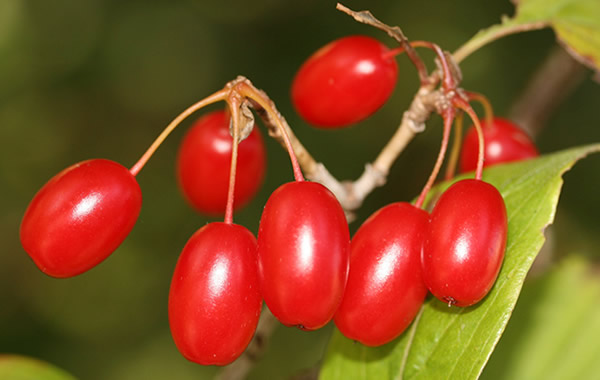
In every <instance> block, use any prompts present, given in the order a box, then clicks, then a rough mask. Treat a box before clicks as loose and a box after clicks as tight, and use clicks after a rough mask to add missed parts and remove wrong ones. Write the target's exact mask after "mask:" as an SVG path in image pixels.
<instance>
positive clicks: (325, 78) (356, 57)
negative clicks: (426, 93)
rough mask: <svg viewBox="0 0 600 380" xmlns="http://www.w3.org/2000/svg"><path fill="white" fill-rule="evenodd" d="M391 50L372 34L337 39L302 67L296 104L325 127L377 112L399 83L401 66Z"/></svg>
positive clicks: (295, 90)
mask: <svg viewBox="0 0 600 380" xmlns="http://www.w3.org/2000/svg"><path fill="white" fill-rule="evenodd" d="M388 53H389V49H388V48H387V47H386V46H385V45H383V44H382V43H381V42H379V41H378V40H376V39H373V38H371V37H367V36H349V37H344V38H340V39H338V40H335V41H333V42H331V43H329V44H327V45H325V46H324V47H322V48H321V49H319V50H318V51H317V52H316V53H314V54H313V55H312V56H311V57H310V58H308V59H307V60H306V62H305V63H304V64H303V65H302V66H301V67H300V70H299V71H298V73H297V74H296V76H295V78H294V81H293V83H292V102H293V104H294V107H295V108H296V110H297V111H298V113H299V114H300V116H302V118H304V119H305V120H306V121H307V122H309V123H311V124H313V125H315V126H318V127H322V128H339V127H344V126H347V125H350V124H354V123H357V122H359V121H361V120H363V119H365V118H367V117H368V116H370V115H371V114H373V113H374V112H375V111H377V110H378V109H379V108H380V107H381V106H382V105H383V104H384V103H385V102H386V101H387V99H388V98H389V97H390V95H391V94H392V92H393V90H394V87H395V85H396V79H397V77H398V66H397V64H396V60H395V58H394V57H393V56H391V55H389V54H388Z"/></svg>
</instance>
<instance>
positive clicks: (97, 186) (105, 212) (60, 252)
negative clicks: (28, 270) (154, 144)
mask: <svg viewBox="0 0 600 380" xmlns="http://www.w3.org/2000/svg"><path fill="white" fill-rule="evenodd" d="M141 206H142V193H141V190H140V187H139V185H138V183H137V181H136V179H135V177H134V176H133V175H131V173H130V172H129V170H128V169H127V168H125V167H123V166H122V165H120V164H118V163H116V162H114V161H109V160H104V159H94V160H89V161H83V162H80V163H78V164H75V165H73V166H71V167H69V168H67V169H65V170H63V171H61V172H60V173H58V174H57V175H56V176H54V177H53V178H52V179H50V181H48V182H47V183H46V184H45V185H44V186H43V187H42V188H41V189H40V190H39V191H38V193H37V194H36V195H35V196H34V198H33V200H32V201H31V203H30V204H29V206H28V207H27V211H25V216H24V217H23V221H22V222H21V230H20V236H21V244H22V245H23V248H25V251H26V252H27V253H28V254H29V256H31V258H32V259H33V261H34V262H35V264H36V265H37V266H38V267H39V268H40V270H41V271H42V272H44V273H46V274H47V275H49V276H53V277H72V276H75V275H78V274H80V273H83V272H85V271H87V270H89V269H91V268H93V267H94V266H96V265H97V264H99V263H100V262H101V261H102V260H104V259H106V258H107V257H108V256H109V255H110V254H111V253H112V252H113V251H114V250H115V249H117V247H118V246H119V245H120V244H121V242H123V240H124V239H125V238H126V237H127V235H128V234H129V232H130V231H131V229H132V228H133V225H134V224H135V222H136V220H137V217H138V215H139V212H140V208H141Z"/></svg>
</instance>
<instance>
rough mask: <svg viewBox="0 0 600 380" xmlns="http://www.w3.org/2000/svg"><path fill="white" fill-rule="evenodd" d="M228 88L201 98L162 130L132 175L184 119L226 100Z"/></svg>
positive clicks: (131, 170)
mask: <svg viewBox="0 0 600 380" xmlns="http://www.w3.org/2000/svg"><path fill="white" fill-rule="evenodd" d="M228 92H229V91H228V90H227V89H222V90H220V91H217V92H215V93H214V94H212V95H209V96H207V97H206V98H204V99H202V100H200V101H199V102H197V103H195V104H193V105H191V106H190V107H188V108H187V109H186V110H185V111H183V112H182V113H180V114H179V115H178V116H177V117H176V118H175V119H173V121H171V123H169V125H167V127H166V128H165V129H164V130H163V131H162V132H161V134H160V135H159V136H158V137H157V138H156V140H154V142H153V143H152V145H150V147H149V148H148V150H146V152H145V153H144V154H143V155H142V157H140V159H139V160H138V161H137V162H136V163H135V165H133V166H132V167H131V169H129V172H130V173H131V175H133V176H136V175H137V174H138V173H139V172H140V170H142V168H143V167H144V165H146V163H147V162H148V160H149V159H150V157H152V155H153V154H154V152H155V151H156V150H157V149H158V147H159V146H160V144H162V143H163V141H165V139H166V138H167V136H169V134H170V133H171V132H172V131H173V130H174V129H175V127H177V126H178V125H179V124H180V123H181V122H182V121H183V120H185V119H186V118H187V117H188V116H190V115H191V114H193V113H194V112H196V111H197V110H199V109H200V108H203V107H206V106H207V105H209V104H212V103H215V102H218V101H220V100H225V99H226V98H227V94H228Z"/></svg>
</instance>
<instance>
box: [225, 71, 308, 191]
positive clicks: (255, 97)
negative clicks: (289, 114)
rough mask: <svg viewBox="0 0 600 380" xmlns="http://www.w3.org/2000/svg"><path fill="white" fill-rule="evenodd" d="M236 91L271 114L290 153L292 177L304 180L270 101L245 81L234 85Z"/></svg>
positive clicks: (284, 130)
mask: <svg viewBox="0 0 600 380" xmlns="http://www.w3.org/2000/svg"><path fill="white" fill-rule="evenodd" d="M236 87H237V91H238V92H239V93H240V94H241V95H242V96H244V97H247V98H248V99H251V100H252V101H254V102H256V103H257V104H258V105H259V106H260V107H261V108H263V109H264V110H265V111H266V112H267V113H268V114H269V115H271V117H272V119H274V120H275V124H276V126H277V128H279V131H280V133H281V136H282V138H283V141H284V144H285V148H286V149H287V151H288V154H289V155H290V161H291V162H292V169H293V171H294V179H295V180H296V182H302V181H304V175H303V174H302V170H301V169H300V165H299V164H298V159H297V158H296V154H295V153H294V148H293V146H292V143H291V142H290V137H289V135H288V133H287V131H286V129H285V127H284V126H283V123H282V121H281V117H280V116H279V113H278V112H277V111H275V109H274V108H273V107H272V106H271V102H270V100H269V99H266V98H265V96H264V95H263V94H262V93H261V92H260V91H258V90H257V89H256V88H254V86H251V85H250V84H248V83H246V81H242V82H240V83H238V84H237V85H236Z"/></svg>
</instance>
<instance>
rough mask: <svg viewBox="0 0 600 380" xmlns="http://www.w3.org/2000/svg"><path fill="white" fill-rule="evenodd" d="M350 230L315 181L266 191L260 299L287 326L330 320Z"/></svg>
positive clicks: (341, 290) (260, 244) (341, 283)
mask: <svg viewBox="0 0 600 380" xmlns="http://www.w3.org/2000/svg"><path fill="white" fill-rule="evenodd" d="M349 254H350V233H349V231H348V224H347V222H346V217H345V215H344V211H343V210H342V207H341V206H340V204H339V202H338V201H337V199H336V198H335V196H334V195H333V194H332V193H331V192H330V191H329V190H328V189H327V188H326V187H325V186H323V185H321V184H319V183H315V182H290V183H286V184H284V185H282V186H280V187H279V188H278V189H277V190H275V191H274V192H273V194H271V196H270V197H269V200H268V201H267V204H266V205H265V208H264V211H263V214H262V217H261V220H260V227H259V231H258V262H259V273H260V280H261V291H262V294H263V297H264V300H265V303H266V304H267V306H268V307H269V309H270V310H271V312H272V313H273V315H275V317H277V319H279V320H280V321H281V323H283V324H284V325H287V326H297V327H299V328H301V329H304V330H314V329H318V328H320V327H322V326H323V325H325V324H326V323H327V322H329V321H330V320H331V318H332V317H333V314H334V313H335V311H336V310H337V308H338V306H339V304H340V302H341V301H342V296H343V294H344V288H345V286H346V280H347V277H348V264H349Z"/></svg>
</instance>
